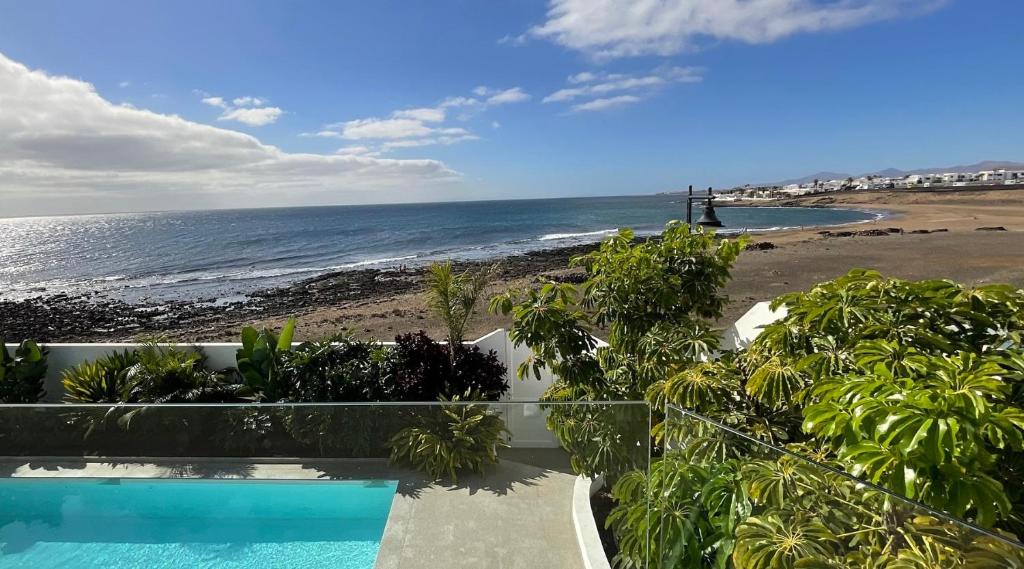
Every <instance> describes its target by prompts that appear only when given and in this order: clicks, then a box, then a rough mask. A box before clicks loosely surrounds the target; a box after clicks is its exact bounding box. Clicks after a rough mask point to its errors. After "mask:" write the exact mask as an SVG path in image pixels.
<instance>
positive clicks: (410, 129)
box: [341, 118, 434, 140]
mask: <svg viewBox="0 0 1024 569" xmlns="http://www.w3.org/2000/svg"><path fill="white" fill-rule="evenodd" d="M432 132H434V129H432V128H431V127H429V126H427V125H425V124H423V121H421V120H417V119H402V118H390V119H377V118H369V119H356V120H352V121H347V122H345V123H343V125H342V131H341V136H342V138H347V139H349V140H366V139H392V138H409V137H414V136H426V135H428V134H430V133H432Z"/></svg>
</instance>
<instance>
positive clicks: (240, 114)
mask: <svg viewBox="0 0 1024 569" xmlns="http://www.w3.org/2000/svg"><path fill="white" fill-rule="evenodd" d="M282 113H284V111H282V110H281V109H279V108H277V107H260V108H252V109H228V110H226V111H224V114H222V115H221V116H219V117H217V120H220V121H238V122H240V123H244V124H247V125H249V126H264V125H268V124H271V123H274V122H277V119H278V118H279V117H280V116H281V114H282Z"/></svg>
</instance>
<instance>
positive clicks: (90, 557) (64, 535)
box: [0, 479, 397, 569]
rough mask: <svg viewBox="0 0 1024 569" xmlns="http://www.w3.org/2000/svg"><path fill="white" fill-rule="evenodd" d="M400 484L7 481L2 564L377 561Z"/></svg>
mask: <svg viewBox="0 0 1024 569" xmlns="http://www.w3.org/2000/svg"><path fill="white" fill-rule="evenodd" d="M396 487H397V482H396V481H393V480H374V481H358V482H351V481H345V482H335V481H273V482H270V481H249V480H217V481H213V480H152V479H147V480H139V479H6V480H0V567H2V568H8V567H31V568H38V569H42V568H48V567H61V568H72V567H74V568H88V567H103V568H104V569H114V568H118V569H120V568H136V567H137V568H140V569H141V568H147V569H158V568H171V567H174V568H178V567H218V568H220V567H226V568H232V567H238V568H247V569H256V568H262V567H268V568H269V567H288V568H296V569H297V568H313V567H332V568H342V569H372V568H373V565H374V562H375V560H376V558H377V551H378V550H379V549H380V539H381V536H382V535H383V533H384V524H385V523H386V521H387V517H388V512H389V511H390V509H391V501H392V499H393V497H394V494H395V488H396Z"/></svg>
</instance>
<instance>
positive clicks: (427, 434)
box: [388, 393, 510, 482]
mask: <svg viewBox="0 0 1024 569" xmlns="http://www.w3.org/2000/svg"><path fill="white" fill-rule="evenodd" d="M465 398H466V399H469V400H472V399H474V398H475V396H474V395H473V394H471V393H467V394H466V395H465ZM413 421H414V424H413V425H411V426H409V427H406V428H404V429H402V430H401V431H399V432H398V433H397V434H395V436H394V437H392V438H391V440H390V441H389V442H388V446H389V447H390V448H391V461H392V462H393V463H395V464H405V465H408V466H411V467H413V468H416V469H417V470H420V471H422V472H424V473H426V474H427V475H428V476H430V477H431V478H433V479H435V480H437V479H441V478H445V477H447V478H448V479H450V480H451V481H452V482H457V481H458V473H459V472H461V471H464V470H471V471H474V472H479V473H483V471H484V468H485V467H486V466H487V465H489V464H497V463H498V448H500V447H507V446H508V443H506V442H505V437H506V436H507V435H509V434H510V433H509V431H508V429H507V428H506V426H505V421H503V420H502V418H501V416H500V415H499V414H498V412H497V411H495V410H492V409H490V408H489V406H488V405H486V404H481V403H470V404H460V403H459V398H454V399H453V400H452V403H451V404H444V405H440V406H437V407H434V408H424V410H423V411H421V412H418V413H417V417H416V418H415V419H414V420H413Z"/></svg>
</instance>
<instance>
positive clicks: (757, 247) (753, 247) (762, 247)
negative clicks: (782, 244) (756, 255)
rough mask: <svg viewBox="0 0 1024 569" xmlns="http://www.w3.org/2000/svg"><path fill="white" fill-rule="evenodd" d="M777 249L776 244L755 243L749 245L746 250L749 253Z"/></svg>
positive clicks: (767, 242)
mask: <svg viewBox="0 0 1024 569" xmlns="http://www.w3.org/2000/svg"><path fill="white" fill-rule="evenodd" d="M771 249H775V243H772V242H771V241H753V242H750V243H747V246H746V250H748V251H769V250H771Z"/></svg>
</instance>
